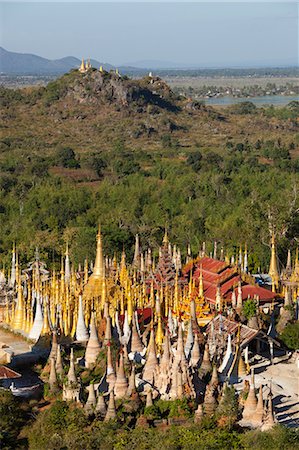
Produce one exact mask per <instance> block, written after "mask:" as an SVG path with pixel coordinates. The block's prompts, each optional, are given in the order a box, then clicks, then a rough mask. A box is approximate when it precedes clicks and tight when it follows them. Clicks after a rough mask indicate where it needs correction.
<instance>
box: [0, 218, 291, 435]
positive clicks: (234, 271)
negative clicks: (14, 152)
mask: <svg viewBox="0 0 299 450" xmlns="http://www.w3.org/2000/svg"><path fill="white" fill-rule="evenodd" d="M157 254H158V260H157V262H156V263H155V261H154V258H153V257H152V251H151V249H147V250H145V251H142V249H141V245H140V240H139V236H136V243H135V251H134V258H133V261H132V264H128V263H127V258H126V254H125V252H123V253H122V255H121V259H120V261H118V260H117V258H116V257H114V258H112V259H110V258H107V257H105V255H104V252H103V236H102V233H101V229H100V227H99V229H98V233H97V238H96V257H95V261H94V264H93V265H92V266H91V265H89V264H88V262H87V261H85V263H84V266H83V267H84V268H83V270H81V269H78V270H74V266H73V265H71V263H70V255H69V250H68V246H67V247H66V252H65V255H64V257H62V259H61V268H60V271H59V272H57V271H55V270H53V271H50V270H48V269H47V267H46V265H45V264H44V263H43V262H42V261H40V257H39V254H38V251H36V254H35V259H34V261H32V262H31V263H30V264H29V265H28V266H27V268H24V269H23V270H22V268H21V267H20V264H19V259H18V255H17V251H16V249H15V248H14V249H13V255H12V266H11V270H10V273H9V274H5V273H4V272H3V271H2V272H1V278H0V280H1V292H2V297H1V298H2V301H1V313H2V315H1V317H2V325H3V326H5V327H7V328H8V329H10V330H12V331H13V332H17V333H20V334H23V335H24V336H26V337H27V338H29V339H30V340H32V341H33V342H38V341H39V340H41V339H42V338H43V337H47V336H49V337H50V338H51V339H52V349H51V352H50V356H49V361H48V370H49V386H50V390H52V391H53V392H54V391H55V392H59V389H60V390H61V392H62V395H63V399H64V400H65V401H75V402H77V403H79V404H81V403H82V398H83V397H82V389H83V385H82V381H81V379H80V377H79V376H78V374H77V370H76V365H77V364H78V361H75V358H74V353H73V346H74V345H75V346H80V347H81V348H83V349H84V356H83V357H82V358H81V360H80V361H79V364H81V365H83V366H85V370H88V371H92V370H94V368H96V367H97V364H98V363H99V358H101V357H102V355H103V352H104V354H105V355H106V360H105V364H106V370H105V373H104V375H103V377H102V379H101V381H100V383H98V384H95V385H94V384H90V385H89V386H87V390H88V399H87V402H86V403H85V406H84V410H85V411H86V414H87V415H92V414H97V411H98V414H99V415H100V416H101V417H102V419H103V420H106V421H107V420H111V419H113V418H115V417H116V403H115V400H121V399H124V398H126V399H127V400H128V401H130V402H132V405H135V404H136V402H140V401H141V400H140V398H139V396H141V397H143V401H144V402H146V405H148V406H150V405H152V403H153V401H155V399H156V398H162V399H164V400H175V399H182V398H190V399H195V400H196V402H197V403H198V409H197V412H196V414H195V419H194V420H195V421H197V422H198V421H200V420H201V417H202V414H208V415H209V414H213V412H214V411H215V409H216V408H217V405H218V404H219V403H220V402H221V396H222V395H224V391H225V386H223V387H221V384H220V383H224V382H230V383H238V382H240V380H242V379H244V377H246V376H248V374H249V372H250V361H251V358H252V357H253V356H254V355H255V354H256V353H258V352H259V351H260V343H261V342H262V344H264V345H268V346H270V348H271V352H270V353H271V358H272V357H273V346H275V345H279V343H277V342H276V340H275V337H274V335H273V333H272V331H273V330H272V331H271V332H270V331H269V333H265V332H263V331H262V330H261V329H260V328H259V325H258V322H257V319H256V320H251V322H249V321H248V323H246V325H245V323H244V319H242V308H243V304H244V302H246V301H247V300H248V299H251V300H254V301H255V303H256V307H257V309H258V308H265V307H266V308H268V309H269V310H271V308H272V309H273V308H274V306H275V305H276V304H279V302H280V303H282V304H284V303H287V304H294V298H295V297H294V296H295V295H296V296H297V295H298V287H299V276H298V274H299V270H298V267H299V262H298V253H296V257H295V262H294V263H293V264H292V261H289V260H290V259H291V258H288V264H287V267H286V269H285V271H283V272H282V274H279V272H278V265H277V264H276V263H275V262H276V248H275V240H274V239H273V238H272V241H271V264H270V270H269V274H270V276H271V280H272V285H271V286H272V289H265V288H262V287H260V286H258V285H257V284H255V283H254V279H253V278H252V277H251V276H250V275H249V273H248V267H247V265H248V263H247V257H248V256H247V249H245V251H244V253H243V252H240V254H239V257H238V258H236V261H237V263H233V264H232V263H231V262H230V261H229V260H228V259H225V257H224V255H223V251H222V252H221V255H220V259H217V249H216V250H215V251H214V254H213V255H210V256H207V255H206V253H205V246H203V249H201V251H200V253H199V255H198V256H197V257H195V258H193V257H192V255H191V250H190V248H189V249H188V251H187V258H186V262H185V264H184V263H183V262H182V257H181V252H180V250H179V249H178V248H177V247H176V246H175V245H172V244H171V243H170V241H169V238H168V235H167V232H165V235H164V238H163V242H162V245H161V247H160V249H159V251H158V252H157ZM212 256H213V257H212ZM286 293H287V294H286ZM283 295H286V296H285V298H284V297H283ZM237 317H238V318H237ZM253 319H254V318H253ZM242 320H243V323H242ZM65 339H67V340H68V343H69V344H68V345H71V352H70V355H69V357H68V358H67V360H66V356H64V357H62V353H61V348H62V346H63V345H64V344H63V343H64V342H65ZM57 341H58V342H57ZM115 349H117V352H116V353H115ZM115 355H116V356H115ZM65 365H68V367H69V369H68V375H67V379H64V377H63V376H62V375H63V373H64V371H63V367H64V366H65ZM128 371H129V374H128ZM253 388H254V377H252V381H251V388H250V389H251V391H249V392H251V393H250V394H249V395H250V397H249V396H248V399H249V400H248V401H246V403H245V406H244V415H243V420H244V421H245V422H244V423H246V424H249V425H248V426H259V427H264V428H265V429H266V428H267V427H268V426H273V424H274V423H275V417H274V415H273V408H272V397H271V395H270V391H269V389H268V391H267V392H268V405H269V406H268V410H267V411H264V403H263V395H264V394H265V392H263V388H260V393H259V401H257V400H256V399H255V393H254V392H253ZM108 398H109V400H108ZM132 407H133V406H132ZM257 410H258V412H257V414H255V412H256V411H257ZM269 424H270V425H269ZM271 424H272V425H271ZM246 426H247V425H246Z"/></svg>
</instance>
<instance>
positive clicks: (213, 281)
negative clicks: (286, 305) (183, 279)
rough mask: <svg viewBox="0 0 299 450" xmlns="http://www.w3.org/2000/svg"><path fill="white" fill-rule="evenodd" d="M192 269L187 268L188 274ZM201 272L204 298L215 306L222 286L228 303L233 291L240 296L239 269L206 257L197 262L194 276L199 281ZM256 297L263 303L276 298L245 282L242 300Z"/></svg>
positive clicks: (223, 294) (266, 291)
mask: <svg viewBox="0 0 299 450" xmlns="http://www.w3.org/2000/svg"><path fill="white" fill-rule="evenodd" d="M191 268H192V266H190V268H189V267H188V268H185V269H187V270H186V272H188V270H190V269H191ZM201 270H202V277H203V288H204V296H205V298H206V299H207V300H208V301H209V302H210V303H212V304H215V300H216V293H217V286H220V291H221V295H222V298H223V299H225V300H227V301H228V303H230V302H231V295H232V292H233V290H235V292H236V296H237V295H238V292H237V290H238V289H237V285H238V283H239V281H242V280H241V276H240V274H239V273H238V270H237V268H234V267H230V266H229V264H227V263H226V262H223V261H218V260H216V259H213V258H208V257H207V256H205V257H203V258H200V259H197V260H196V262H195V270H194V274H193V277H194V278H195V280H199V277H200V271H201ZM255 296H258V297H259V299H260V301H261V302H269V301H271V300H272V299H274V298H275V293H273V292H271V291H269V290H268V289H265V288H262V287H260V286H257V285H256V284H254V285H251V284H248V283H245V282H244V281H243V282H242V299H243V300H246V299H247V298H248V297H250V298H253V297H255Z"/></svg>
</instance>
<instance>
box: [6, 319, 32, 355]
mask: <svg viewBox="0 0 299 450" xmlns="http://www.w3.org/2000/svg"><path fill="white" fill-rule="evenodd" d="M1 344H5V345H8V346H9V347H11V349H12V351H13V353H14V355H21V354H23V353H28V352H30V351H31V346H30V344H29V343H28V342H27V341H26V339H24V338H22V336H18V335H16V334H14V333H12V332H10V331H9V330H7V329H4V328H2V327H1V326H0V346H1Z"/></svg>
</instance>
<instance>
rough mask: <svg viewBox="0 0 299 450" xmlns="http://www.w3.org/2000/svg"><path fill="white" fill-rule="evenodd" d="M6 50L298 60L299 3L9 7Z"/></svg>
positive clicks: (4, 9) (239, 62) (4, 13)
mask: <svg viewBox="0 0 299 450" xmlns="http://www.w3.org/2000/svg"><path fill="white" fill-rule="evenodd" d="M0 15H1V16H0V17H1V19H0V21H1V22H0V29H1V39H0V40H1V46H2V47H4V48H5V49H7V50H10V51H16V52H23V53H35V54H38V55H41V56H44V57H47V58H51V59H54V58H60V57H63V56H67V55H72V56H77V57H79V58H81V57H82V56H84V57H88V56H90V57H92V58H95V59H98V60H99V61H103V62H109V63H112V64H116V65H120V64H123V63H134V62H135V61H140V60H161V61H171V62H176V63H181V64H189V65H193V66H205V67H206V66H210V67H211V66H249V65H264V66H265V65H290V64H297V63H298V5H297V3H296V2H263V3H261V2H250V3H243V2H233V3H227V2H218V3H216V2H209V3H203V2H200V3H187V2H180V3H172V2H166V3H161V2H151V3H141V2H138V3H127V2H124V1H122V2H119V3H115V2H109V3H102V2H101V3H100V2H93V3H87V2H65V3H62V2H51V3H46V2H34V3H28V2H18V3H17V2H12V1H6V2H3V3H1V5H0Z"/></svg>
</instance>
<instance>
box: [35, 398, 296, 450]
mask: <svg viewBox="0 0 299 450" xmlns="http://www.w3.org/2000/svg"><path fill="white" fill-rule="evenodd" d="M170 403H171V402H170ZM160 406H161V405H160ZM28 434H29V448H30V449H31V450H43V449H47V450H51V449H53V450H54V449H55V450H57V449H68V450H75V449H76V450H77V449H83V448H84V449H86V450H89V449H97V448H101V449H113V448H114V449H115V448H117V449H127V448H132V449H144V450H145V449H151V450H152V449H161V448H163V449H169V450H170V449H171V450H175V449H199V450H200V449H202V450H206V449H211V450H214V449H215V450H216V449H219V450H225V449H227V450H231V449H244V450H245V449H252V450H255V449H256V450H268V449H269V450H270V449H271V450H278V449H281V448H283V449H285V450H289V449H295V448H298V445H299V436H298V431H297V432H296V431H292V430H288V429H286V428H284V427H279V426H277V427H275V428H274V429H273V430H272V431H269V432H265V433H262V432H260V431H250V432H243V433H242V432H238V431H237V430H230V429H228V428H221V427H217V426H216V424H215V422H213V421H211V420H210V421H205V422H203V424H202V425H192V421H191V423H190V424H189V425H185V426H173V427H167V428H166V429H165V428H162V429H160V428H140V427H136V428H130V427H127V426H124V425H121V424H120V423H117V422H115V421H110V422H109V423H103V422H100V421H98V420H97V419H95V420H94V421H92V422H90V420H87V419H86V417H85V415H84V412H83V411H82V410H81V409H77V408H73V407H72V406H69V405H67V404H65V403H63V402H57V403H55V404H54V405H53V406H52V407H51V408H50V409H48V410H46V411H44V412H42V413H41V414H40V415H39V417H38V418H37V420H36V422H35V423H34V425H33V427H31V429H30V430H28Z"/></svg>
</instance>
